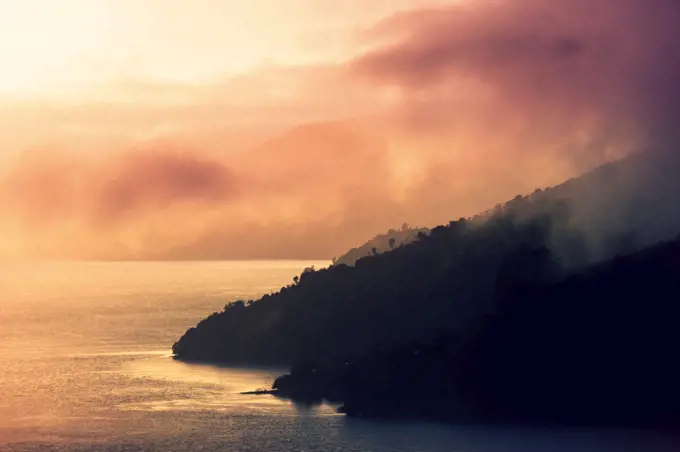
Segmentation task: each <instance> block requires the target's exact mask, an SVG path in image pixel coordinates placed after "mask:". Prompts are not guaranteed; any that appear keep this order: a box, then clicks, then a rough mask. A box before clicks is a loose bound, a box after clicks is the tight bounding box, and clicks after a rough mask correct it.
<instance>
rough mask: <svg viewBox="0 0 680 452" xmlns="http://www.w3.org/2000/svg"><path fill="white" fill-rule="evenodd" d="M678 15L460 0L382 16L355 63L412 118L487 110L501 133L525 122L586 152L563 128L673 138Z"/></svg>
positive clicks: (603, 136) (452, 117)
mask: <svg viewBox="0 0 680 452" xmlns="http://www.w3.org/2000/svg"><path fill="white" fill-rule="evenodd" d="M679 20H680V4H678V3H677V2H675V1H673V0H661V1H658V2H647V1H644V0H556V1H543V0H524V1H519V0H506V1H488V0H477V1H469V2H462V3H459V4H455V5H451V6H448V7H444V8H438V9H431V10H420V11H412V12H407V13H404V14H398V15H395V16H393V17H390V18H388V19H386V20H384V21H383V22H381V23H380V24H378V25H377V26H376V27H375V28H374V29H373V30H372V32H371V33H370V39H372V40H373V41H375V42H377V44H376V45H374V47H373V49H371V50H370V51H368V52H367V53H365V54H363V55H361V56H360V57H358V58H357V59H356V60H355V61H354V62H353V67H354V70H355V71H356V72H357V73H359V74H361V75H363V76H368V77H369V78H370V79H372V80H373V81H374V82H376V83H380V84H393V85H396V86H398V87H399V88H400V89H401V90H402V94H403V96H404V98H403V99H404V103H405V109H406V110H407V111H410V112H411V116H412V117H413V118H414V120H422V121H424V122H426V121H427V119H428V118H431V117H433V116H434V117H437V118H442V117H444V116H447V115H448V121H447V123H448V124H454V125H455V123H456V121H458V120H462V121H464V122H465V121H468V122H470V121H473V122H474V121H479V122H482V121H484V120H486V121H485V122H484V124H485V127H486V128H487V130H488V132H489V133H497V134H498V135H501V136H507V134H506V132H510V130H507V128H508V125H509V124H512V123H519V122H524V123H525V124H526V127H527V128H528V129H530V133H531V134H533V135H535V136H538V137H540V140H539V141H541V142H542V143H543V144H549V145H550V144H551V143H552V144H554V143H556V142H558V141H562V142H563V144H564V145H568V146H569V147H571V148H572V149H574V150H578V148H579V147H581V148H583V149H587V153H588V154H592V152H593V150H592V149H588V146H578V142H577V141H573V140H565V137H567V136H568V135H570V134H571V135H572V137H573V138H576V137H577V135H578V134H581V136H582V137H583V140H589V141H590V142H591V143H593V144H596V145H597V147H600V148H601V149H606V148H607V146H606V145H607V144H609V143H607V142H611V144H614V145H617V146H625V145H623V144H622V143H621V142H622V141H628V142H629V143H631V144H632V146H637V145H638V144H639V143H640V142H645V143H649V142H657V143H658V142H661V141H663V140H666V139H668V138H669V136H670V137H672V138H673V139H674V138H677V136H676V135H675V130H677V127H676V124H677V120H678V118H680V89H679V88H678V84H677V82H676V81H677V80H678V78H679V77H680V52H678V50H677V49H678V48H680V32H679V31H678V27H677V26H676V24H677V23H678V21H679ZM435 110H436V111H435ZM428 115H429V116H428ZM423 117H424V118H423ZM466 117H467V118H466ZM515 131H516V132H522V131H521V130H520V129H519V128H516V129H515ZM560 136H561V137H560ZM621 138H623V140H621ZM603 141H604V143H603ZM518 144H520V143H518ZM666 144H667V143H666ZM592 147H593V146H591V148H592Z"/></svg>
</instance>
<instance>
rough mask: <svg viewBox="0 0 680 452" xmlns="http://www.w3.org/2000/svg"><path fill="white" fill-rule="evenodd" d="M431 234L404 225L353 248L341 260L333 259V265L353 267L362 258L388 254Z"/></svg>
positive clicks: (426, 229)
mask: <svg viewBox="0 0 680 452" xmlns="http://www.w3.org/2000/svg"><path fill="white" fill-rule="evenodd" d="M429 232H430V230H429V229H428V228H411V227H410V226H409V225H408V224H404V225H403V226H402V227H401V229H399V230H396V229H390V230H389V231H387V233H386V234H379V235H376V236H375V237H373V238H372V239H371V240H369V241H368V242H366V243H364V244H363V245H361V246H359V247H357V248H352V249H351V250H349V251H348V252H347V253H345V254H343V255H342V256H340V257H339V258H337V259H333V265H347V266H350V267H351V266H353V265H355V264H356V262H357V261H358V260H359V259H361V258H364V257H368V256H374V255H376V254H382V253H386V252H388V251H392V250H393V249H395V248H398V247H400V246H403V245H408V244H409V243H411V242H414V241H416V240H418V237H419V236H420V234H428V233H429Z"/></svg>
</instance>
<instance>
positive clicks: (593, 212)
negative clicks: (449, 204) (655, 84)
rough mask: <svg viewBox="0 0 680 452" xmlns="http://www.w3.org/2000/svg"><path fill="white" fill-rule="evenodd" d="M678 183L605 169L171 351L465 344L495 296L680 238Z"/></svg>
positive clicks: (227, 357)
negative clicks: (451, 340)
mask: <svg viewBox="0 0 680 452" xmlns="http://www.w3.org/2000/svg"><path fill="white" fill-rule="evenodd" d="M677 174H680V164H679V162H678V159H676V158H674V157H673V156H671V155H669V154H663V153H647V154H642V155H636V156H633V157H629V158H627V159H625V160H622V161H620V162H616V163H613V164H610V165H606V166H604V167H602V168H599V169H597V170H595V171H593V172H591V173H588V174H586V175H584V176H581V177H579V178H576V179H573V180H570V181H568V182H566V183H564V184H562V185H560V186H557V187H554V188H552V189H547V190H537V191H536V192H534V193H533V194H531V195H529V196H525V197H522V196H518V197H516V198H515V199H513V200H512V201H510V202H508V203H506V204H505V205H502V206H498V207H496V208H495V209H492V210H490V211H489V212H487V213H485V214H482V215H480V216H478V217H475V218H473V219H470V220H459V221H455V222H451V223H450V224H449V225H447V226H440V227H437V228H434V229H432V230H431V232H430V234H429V235H427V236H421V238H420V239H419V240H418V241H416V242H413V243H410V244H408V245H405V246H401V247H398V248H395V249H394V250H393V251H391V252H388V253H384V254H378V255H377V256H372V257H366V258H363V259H360V260H359V261H358V262H357V263H356V266H354V267H348V266H345V265H337V266H332V267H331V268H329V269H323V270H320V271H306V272H304V273H303V274H302V275H301V277H300V278H299V280H296V282H295V283H294V284H292V285H290V286H288V287H284V288H282V289H281V291H280V292H278V293H276V294H271V295H265V296H264V297H262V299H260V300H258V301H256V302H254V303H242V302H241V303H234V304H231V305H229V306H227V307H226V308H225V310H224V311H223V312H219V313H214V314H212V315H211V316H209V317H208V318H206V319H205V320H203V321H201V322H200V323H199V324H198V325H197V326H196V327H195V328H191V329H190V330H188V331H187V332H186V333H185V334H184V336H183V337H182V338H181V339H180V340H179V341H178V342H177V343H176V344H175V345H174V346H173V351H174V353H175V355H176V357H177V358H179V359H185V360H203V361H213V362H215V361H220V362H241V363H249V364H272V363H276V364H295V363H298V362H309V361H310V360H316V361H323V360H327V361H333V360H335V359H339V358H342V357H345V356H357V355H361V354H364V355H372V354H374V353H376V352H377V351H380V350H385V349H394V348H395V347H398V346H401V345H404V344H409V343H412V342H413V341H416V340H429V339H431V338H432V337H435V336H437V335H439V334H441V333H442V332H443V331H447V332H455V334H457V335H460V336H462V337H467V336H469V335H470V334H472V333H474V331H475V329H476V328H477V325H479V324H480V319H481V318H482V317H483V316H485V315H487V314H489V313H493V312H495V311H496V310H497V307H496V306H495V300H496V299H498V297H499V292H500V293H501V294H503V293H506V292H508V291H509V290H512V287H514V286H515V285H518V284H522V283H524V282H526V281H545V282H550V281H554V280H556V279H559V278H561V277H563V276H564V275H565V274H566V273H568V272H572V271H574V270H576V269H579V268H583V267H584V266H586V265H589V264H592V263H594V262H598V261H602V260H604V259H607V258H611V257H613V256H614V255H616V254H617V253H628V252H631V251H635V250H638V249H641V248H642V247H644V246H648V245H650V244H652V243H656V242H658V241H660V240H665V239H669V238H671V237H672V236H673V235H674V234H676V233H677V231H679V230H680V203H677V202H676V201H675V200H676V199H679V198H680V178H678V177H677ZM518 262H521V263H522V265H518Z"/></svg>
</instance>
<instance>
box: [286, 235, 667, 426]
mask: <svg viewBox="0 0 680 452" xmlns="http://www.w3.org/2000/svg"><path fill="white" fill-rule="evenodd" d="M499 296H500V298H499V299H498V300H497V306H498V311H497V312H496V313H495V314H493V315H488V316H486V317H485V318H484V319H483V320H482V321H481V323H480V325H479V328H478V330H477V332H476V333H475V334H472V335H470V336H468V337H461V336H460V335H459V334H458V333H457V331H455V330H454V331H447V332H443V333H442V334H441V335H439V336H438V337H436V338H433V339H430V340H420V341H414V342H412V343H410V344H407V345H406V346H401V347H395V348H393V349H390V350H387V351H384V352H379V353H375V354H370V355H364V356H348V357H345V358H344V359H342V360H337V361H335V362H332V363H328V362H324V363H319V362H313V361H310V362H307V363H301V364H300V365H298V366H296V367H295V368H294V369H293V370H292V374H291V375H288V376H284V377H281V378H279V379H278V380H277V382H276V383H275V385H274V386H275V388H277V389H278V390H279V391H280V393H282V394H284V395H288V396H290V397H293V398H303V399H311V400H314V399H321V398H331V399H336V400H341V401H344V402H345V406H344V411H345V412H347V413H348V414H349V415H355V416H361V415H363V416H419V417H422V416H433V417H439V418H441V417H444V418H457V419H461V418H463V419H474V420H485V421H488V420H501V421H526V422H560V423H579V424H583V423H585V424H598V425H602V424H615V425H638V426H640V425H642V426H673V425H675V426H678V425H680V366H679V365H678V363H677V351H678V346H680V328H679V327H678V326H679V325H680V239H677V240H675V241H672V242H667V243H662V244H659V245H656V246H654V247H651V248H649V249H646V250H644V251H641V252H638V253H635V254H632V255H629V256H626V257H617V258H615V259H613V260H611V261H608V262H606V263H604V264H600V265H597V266H593V267H590V268H588V269H586V270H584V271H582V272H579V273H578V274H575V275H573V276H570V277H568V278H566V279H565V280H563V281H561V282H557V283H551V284H540V283H539V284H536V283H528V284H522V285H520V286H516V287H515V288H514V289H513V290H511V291H508V292H506V293H504V294H499Z"/></svg>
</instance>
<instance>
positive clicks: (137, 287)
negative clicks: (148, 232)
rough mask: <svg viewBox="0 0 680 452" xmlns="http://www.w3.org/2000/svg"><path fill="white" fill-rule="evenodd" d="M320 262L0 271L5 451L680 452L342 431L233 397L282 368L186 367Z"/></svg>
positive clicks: (478, 430)
mask: <svg viewBox="0 0 680 452" xmlns="http://www.w3.org/2000/svg"><path fill="white" fill-rule="evenodd" d="M312 264H314V265H316V266H323V265H326V264H327V263H326V262H302V261H274V262H191V263H31V264H11V265H8V264H3V265H0V450H3V451H4V450H9V451H14V450H16V451H48V450H58V451H70V450H76V451H81V450H82V451H86V450H94V451H137V450H153V451H174V450H205V451H217V450H224V451H234V452H238V451H330V452H332V451H422V452H425V451H460V452H496V451H498V452H500V451H512V452H537V451H574V452H575V451H579V452H595V451H598V452H599V451H649V452H656V451H664V452H665V451H669V452H670V451H680V443H678V442H676V441H675V440H673V439H672V438H669V437H664V436H661V435H650V434H647V433H640V432H597V431H588V430H566V429H565V430H559V429H550V430H546V429H525V428H512V427H507V428H490V427H469V426H456V425H447V424H437V423H414V422H385V421H382V422H381V421H368V420H355V419H346V418H345V417H343V416H341V415H337V414H335V411H334V407H331V406H321V407H306V406H296V405H294V404H291V403H290V402H287V401H282V400H278V399H276V398H274V397H271V396H244V395H239V392H242V391H246V390H252V389H257V388H261V387H265V386H268V385H270V384H271V382H272V380H273V378H274V377H275V376H276V375H277V374H279V373H281V371H282V370H281V369H225V368H218V367H212V366H201V365H188V364H183V363H179V362H176V361H174V360H172V359H171V357H170V347H171V346H172V343H173V342H174V341H175V340H176V339H177V338H178V337H179V336H180V335H181V334H182V333H183V332H184V331H185V330H186V329H187V328H189V327H191V326H193V325H195V324H196V323H197V322H198V321H199V320H200V319H201V318H203V317H204V316H205V315H207V314H209V313H211V312H213V311H216V310H221V309H222V307H223V306H224V304H225V303H226V302H228V301H232V300H235V299H238V298H246V299H247V298H254V297H257V296H259V295H262V294H264V293H268V292H270V291H272V290H277V289H279V288H280V287H281V286H282V285H285V284H288V283H289V282H290V281H291V280H292V278H293V276H295V275H296V274H298V273H299V272H300V271H301V270H302V269H303V268H304V267H306V266H308V265H312Z"/></svg>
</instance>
